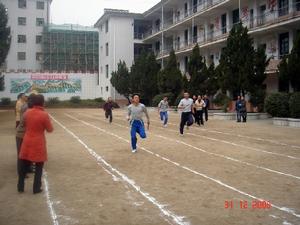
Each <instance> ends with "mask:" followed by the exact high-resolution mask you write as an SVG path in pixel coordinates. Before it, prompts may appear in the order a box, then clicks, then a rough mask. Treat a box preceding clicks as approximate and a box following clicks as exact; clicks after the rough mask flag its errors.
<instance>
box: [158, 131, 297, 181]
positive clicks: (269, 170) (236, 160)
mask: <svg viewBox="0 0 300 225" xmlns="http://www.w3.org/2000/svg"><path fill="white" fill-rule="evenodd" d="M155 136H156V137H160V138H162V139H165V140H168V141H170V142H176V143H179V144H182V145H185V146H187V147H189V148H193V149H195V150H197V151H200V152H203V153H206V154H209V155H213V156H216V157H220V158H224V159H227V160H231V161H234V162H237V163H241V164H244V165H247V166H251V167H255V168H257V169H262V170H266V171H268V172H272V173H276V174H279V175H282V176H288V177H291V178H295V179H298V180H300V177H298V176H295V175H292V174H289V173H283V172H280V171H277V170H273V169H269V168H267V167H263V166H258V165H255V164H252V163H248V162H244V161H241V160H238V159H236V158H232V157H229V156H226V155H222V154H217V153H213V152H208V151H205V150H203V149H202V148H198V147H196V146H193V145H190V144H188V143H186V142H183V141H178V140H176V139H172V138H167V137H164V136H162V135H155Z"/></svg>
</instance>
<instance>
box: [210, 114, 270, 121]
mask: <svg viewBox="0 0 300 225" xmlns="http://www.w3.org/2000/svg"><path fill="white" fill-rule="evenodd" d="M213 117H214V119H217V120H236V113H213ZM268 118H269V115H268V114H267V113H248V114H247V120H263V119H268Z"/></svg>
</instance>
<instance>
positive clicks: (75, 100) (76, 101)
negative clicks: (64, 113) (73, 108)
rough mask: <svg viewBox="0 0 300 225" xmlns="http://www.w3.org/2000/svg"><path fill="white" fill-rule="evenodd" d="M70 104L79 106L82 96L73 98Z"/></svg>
mask: <svg viewBox="0 0 300 225" xmlns="http://www.w3.org/2000/svg"><path fill="white" fill-rule="evenodd" d="M70 102H71V103H73V104H79V103H80V102H81V99H80V96H72V97H71V98H70Z"/></svg>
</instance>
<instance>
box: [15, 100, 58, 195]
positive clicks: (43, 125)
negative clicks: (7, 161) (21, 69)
mask: <svg viewBox="0 0 300 225" xmlns="http://www.w3.org/2000/svg"><path fill="white" fill-rule="evenodd" d="M44 101H45V100H44V96H43V95H36V96H34V97H33V108H32V109H29V110H27V111H26V113H25V114H24V124H25V136H24V139H23V143H22V147H21V151H20V154H19V158H20V169H19V181H18V191H19V192H20V193H21V192H24V180H25V177H26V172H27V171H28V167H30V165H31V163H33V162H34V163H35V165H36V167H35V175H34V183H33V193H34V194H37V193H40V192H42V189H41V186H42V173H43V166H44V162H45V161H47V148H46V138H45V130H46V131H47V132H52V131H53V127H52V124H51V121H50V118H49V115H48V113H47V112H45V111H44V108H43V106H44Z"/></svg>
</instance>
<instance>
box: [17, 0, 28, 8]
mask: <svg viewBox="0 0 300 225" xmlns="http://www.w3.org/2000/svg"><path fill="white" fill-rule="evenodd" d="M18 5H19V8H20V9H26V0H18Z"/></svg>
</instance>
